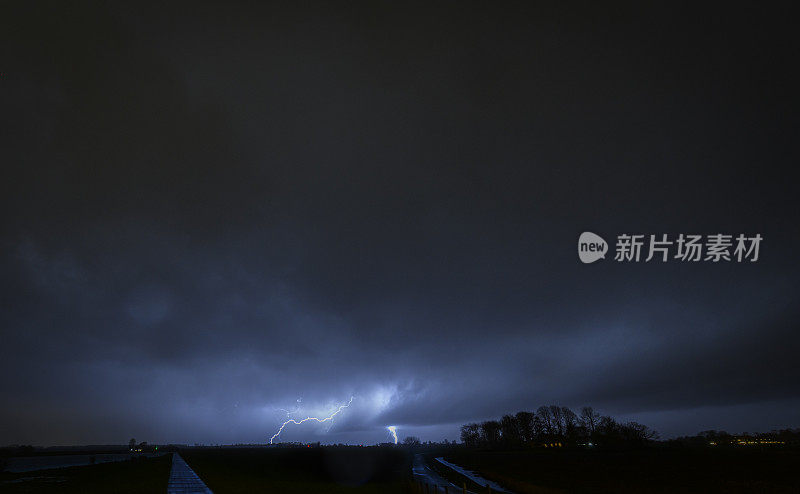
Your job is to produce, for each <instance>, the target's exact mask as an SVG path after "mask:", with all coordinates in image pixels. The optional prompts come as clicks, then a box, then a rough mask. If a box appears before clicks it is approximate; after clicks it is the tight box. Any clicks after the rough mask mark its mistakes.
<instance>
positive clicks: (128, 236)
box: [0, 4, 800, 443]
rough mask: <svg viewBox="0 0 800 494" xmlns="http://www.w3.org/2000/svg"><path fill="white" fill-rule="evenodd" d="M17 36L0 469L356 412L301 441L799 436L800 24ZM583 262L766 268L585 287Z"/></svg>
mask: <svg viewBox="0 0 800 494" xmlns="http://www.w3.org/2000/svg"><path fill="white" fill-rule="evenodd" d="M3 17H4V19H7V20H8V19H13V25H9V26H8V27H7V29H3V32H4V35H5V36H6V37H7V41H6V42H5V43H3V45H4V53H3V54H4V56H3V60H4V67H3V68H2V73H3V75H2V88H3V105H4V108H5V111H4V113H5V118H4V124H3V148H4V155H5V159H4V160H3V161H4V171H5V172H6V173H5V175H6V177H7V180H4V183H3V185H2V187H3V189H2V191H3V198H2V201H3V213H2V214H3V226H2V233H3V238H2V249H3V250H2V253H3V256H2V263H1V264H0V269H2V273H3V279H4V283H3V286H2V288H0V290H2V292H1V293H2V296H3V301H4V310H3V311H2V315H1V316H0V317H2V319H0V320H1V321H2V325H3V326H2V338H3V345H2V349H0V354H1V355H2V363H1V364H0V369H2V375H3V377H2V387H1V388H0V396H2V401H3V404H4V406H3V408H2V418H3V420H2V421H0V423H2V424H3V425H2V426H0V427H2V428H0V443H10V442H34V443H67V442H117V441H124V440H126V439H127V438H128V437H129V436H130V435H131V434H135V435H136V436H137V437H140V436H141V437H144V436H147V437H148V438H150V439H151V440H155V441H184V442H195V441H214V442H236V441H248V442H249V441H263V440H264V439H265V438H266V437H269V436H270V435H271V434H272V433H273V432H274V431H275V430H276V429H277V425H278V424H279V423H280V421H281V420H282V419H283V418H285V412H282V411H280V410H278V409H279V408H289V409H292V408H293V407H297V406H298V403H297V400H298V399H301V402H300V406H301V408H302V412H298V413H326V412H327V413H329V412H330V410H333V409H335V407H336V406H337V404H341V403H343V402H346V401H347V400H348V399H349V397H350V396H352V397H353V402H352V404H351V407H350V408H349V409H348V410H347V412H346V413H343V414H341V415H340V416H338V417H337V421H336V425H335V426H334V427H333V428H332V429H331V430H330V431H328V432H324V429H319V428H318V429H314V428H311V429H307V430H306V429H304V430H303V431H299V432H298V431H287V432H286V437H287V439H290V438H292V437H296V438H303V437H307V436H304V435H303V434H315V436H314V437H317V438H320V439H322V440H323V441H327V440H330V441H338V440H344V441H352V442H362V441H363V442H374V441H382V440H385V439H386V437H385V436H386V433H385V431H384V429H383V427H384V426H386V425H389V424H396V425H399V426H400V427H401V435H403V434H405V433H406V432H417V433H420V434H422V435H423V436H424V437H425V438H426V439H427V438H430V439H441V438H442V437H448V438H450V439H452V438H454V437H455V436H454V435H455V433H456V432H455V431H456V429H457V425H458V424H459V423H462V422H465V421H470V420H478V419H482V418H487V417H493V416H498V415H500V414H503V413H507V412H513V411H517V410H519V409H526V408H528V409H529V408H533V407H536V406H538V405H541V404H545V403H550V402H557V403H562V404H566V405H570V406H580V405H584V404H592V405H595V406H597V407H599V408H601V409H602V410H604V411H607V412H613V413H616V414H620V415H622V416H631V417H633V418H635V417H636V414H640V415H641V416H643V417H650V418H652V420H653V423H652V424H651V425H653V426H654V427H655V428H659V426H660V425H663V428H664V429H665V430H666V431H668V432H669V433H689V432H695V429H700V428H703V427H699V425H698V423H699V422H698V421H693V418H692V417H694V416H695V414H697V413H699V412H697V410H709V409H714V410H717V409H720V410H731V413H732V414H733V413H734V412H735V414H737V415H736V420H733V419H731V420H732V421H731V422H730V424H731V425H732V426H737V427H747V428H749V429H751V430H755V429H758V428H760V427H761V425H760V424H761V423H762V422H761V421H760V420H761V417H763V416H765V414H766V415H769V421H770V422H769V423H770V424H778V425H781V424H780V423H779V422H780V421H781V420H784V421H787V423H784V424H782V425H785V426H791V425H794V426H796V425H797V424H796V423H788V421H790V420H792V419H794V416H793V415H792V414H793V410H794V409H795V408H794V404H795V403H796V401H797V399H798V398H799V397H798V394H797V389H796V386H793V383H794V382H796V381H797V378H798V377H800V376H798V375H797V372H796V368H797V367H796V366H795V365H793V364H792V358H793V357H792V356H793V355H794V354H796V353H797V349H798V348H797V347H798V337H797V336H796V328H797V320H798V318H797V313H796V310H794V309H793V307H794V306H795V305H796V304H797V296H796V293H797V274H798V273H797V268H796V265H797V263H796V262H795V260H794V252H793V248H794V246H795V245H796V244H797V242H798V240H800V239H799V238H798V228H797V224H796V214H797V202H796V199H795V197H794V186H793V184H792V182H791V181H790V180H788V179H787V177H786V176H785V170H786V169H787V166H789V165H793V164H794V163H796V162H797V150H796V146H795V143H794V142H793V141H794V139H793V138H794V135H793V133H792V132H791V131H790V129H792V128H796V124H797V122H796V111H794V110H796V108H797V104H796V103H797V101H796V95H795V92H794V91H795V90H794V87H795V86H796V82H797V81H796V80H794V79H793V78H792V77H791V76H789V75H788V70H787V69H786V64H787V60H788V59H787V57H788V56H789V55H790V54H791V53H792V52H793V46H794V44H795V42H794V40H793V38H792V37H791V31H790V30H789V29H788V28H789V26H787V25H786V24H785V19H788V17H787V16H785V15H782V14H781V13H780V12H767V11H758V12H753V11H726V12H714V13H705V12H700V11H685V10H682V9H679V8H667V7H664V8H656V7H650V8H648V9H647V10H642V8H640V7H636V6H620V7H618V8H616V9H608V10H606V9H601V8H600V7H585V8H582V9H579V10H575V11H570V9H567V8H550V7H544V6H535V7H528V8H527V9H522V8H519V7H516V6H506V7H504V8H498V7H490V6H489V5H484V6H479V7H476V8H475V9H464V8H463V6H461V5H459V6H458V8H456V7H455V6H450V7H448V6H445V5H439V6H437V7H435V8H431V7H426V8H425V9H424V12H423V11H406V12H401V11H399V10H395V9H391V8H389V7H386V6H380V5H375V4H366V5H361V6H359V7H357V8H356V7H347V8H345V7H332V6H330V5H319V6H316V7H315V8H310V9H307V10H303V9H295V8H291V7H288V6H284V7H258V8H256V7H253V6H250V7H245V6H226V7H221V6H216V7H211V6H194V5H193V6H191V7H189V8H179V7H177V6H171V7H159V8H158V9H151V8H147V7H143V8H138V7H137V8H134V7H123V6H109V5H105V6H86V5H83V6H70V7H67V6H64V5H60V4H53V5H37V6H30V5H25V6H20V8H18V9H16V10H15V11H14V12H10V13H9V15H4V16H3ZM6 22H8V21H6ZM584 230H592V231H596V232H597V233H599V234H601V235H603V236H604V237H606V239H611V238H613V236H614V235H616V234H620V233H653V234H661V233H669V234H672V235H674V234H677V233H703V234H711V233H718V232H725V233H733V234H737V233H746V234H755V233H761V234H762V235H763V236H764V238H765V241H764V244H763V246H762V259H761V260H759V262H757V263H743V264H736V263H733V264H724V265H717V264H711V263H699V264H696V265H682V264H680V263H678V262H670V263H666V264H660V265H659V264H633V265H625V264H618V263H614V262H610V261H609V260H606V261H605V262H602V263H599V264H595V265H591V266H585V265H581V264H579V263H578V261H577V259H576V258H575V257H576V256H575V252H574V248H575V239H576V238H577V236H578V235H579V233H580V232H582V231H584ZM765 404H768V405H765ZM704 407H705V408H704ZM765 410H766V411H767V412H768V413H767V412H765ZM732 416H733V415H732ZM703 424H704V425H706V424H705V422H703ZM725 426H726V424H725V423H724V421H722V423H719V424H716V425H714V427H725ZM705 428H708V427H705ZM292 434H299V435H297V436H292ZM316 434H319V435H318V436H316Z"/></svg>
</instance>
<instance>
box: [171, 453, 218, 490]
mask: <svg viewBox="0 0 800 494" xmlns="http://www.w3.org/2000/svg"><path fill="white" fill-rule="evenodd" d="M187 493H198V494H213V493H212V492H211V489H209V488H208V487H206V484H205V483H203V481H202V480H200V477H198V476H197V474H196V473H194V470H192V469H191V468H190V467H189V465H187V464H186V462H185V461H184V460H183V458H181V455H179V454H178V453H172V470H171V471H170V473H169V484H168V485H167V494H187Z"/></svg>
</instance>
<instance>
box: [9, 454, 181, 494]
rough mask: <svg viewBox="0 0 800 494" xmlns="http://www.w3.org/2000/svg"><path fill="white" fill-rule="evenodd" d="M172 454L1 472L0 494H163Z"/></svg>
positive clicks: (165, 488)
mask: <svg viewBox="0 0 800 494" xmlns="http://www.w3.org/2000/svg"><path fill="white" fill-rule="evenodd" d="M171 465H172V463H171V455H164V456H161V457H158V458H139V459H136V460H130V461H121V462H115V463H103V464H99V465H90V466H79V467H69V468H54V469H51V470H38V471H35V472H23V473H0V492H4V493H5V492H9V493H23V492H24V493H39V492H67V493H69V492H75V493H79V492H80V493H82V492H98V493H99V492H102V493H150V492H153V493H155V492H159V493H163V492H166V490H167V480H168V479H169V470H170V467H171Z"/></svg>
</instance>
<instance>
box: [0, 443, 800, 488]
mask: <svg viewBox="0 0 800 494" xmlns="http://www.w3.org/2000/svg"><path fill="white" fill-rule="evenodd" d="M180 453H181V456H182V457H183V458H184V459H185V460H186V462H187V463H188V464H189V466H190V467H191V468H192V469H193V470H194V471H195V472H196V473H197V475H198V476H199V477H200V478H201V479H202V480H203V482H205V484H206V485H207V486H208V487H209V488H211V489H212V490H213V491H214V492H215V493H216V494H226V493H251V492H280V493H365V494H368V493H376V494H377V493H386V494H395V493H396V494H400V493H409V492H414V491H413V488H412V486H410V485H409V481H410V479H411V478H412V476H411V472H412V468H411V466H412V464H411V459H412V456H413V455H415V454H416V457H417V459H420V458H428V459H430V458H433V457H435V456H443V457H445V458H446V459H447V460H449V461H451V462H453V463H455V464H457V465H460V466H462V467H465V468H467V469H469V470H473V471H477V472H478V473H480V475H481V476H483V477H484V478H485V479H488V480H492V481H495V482H498V483H499V484H500V485H502V486H503V487H505V488H507V489H509V490H511V491H513V492H515V493H517V494H542V493H556V492H575V493H589V492H592V493H673V492H675V493H706V492H712V493H714V492H717V493H722V492H724V493H753V492H758V493H790V492H791V493H797V492H800V476H798V475H797V471H798V465H800V451H798V450H797V449H770V448H764V449H760V448H755V449H749V448H741V449H737V448H729V449H719V450H718V449H713V448H671V447H650V448H644V449H638V450H626V451H621V450H587V449H563V450H558V449H557V450H553V449H546V450H545V449H531V450H517V451H497V450H477V449H472V450H470V449H465V448H462V447H451V448H440V447H433V448H424V447H423V448H417V449H415V450H408V449H405V448H392V447H368V448H359V447H324V448H182V449H181V450H180ZM170 456H171V455H165V456H162V457H158V458H139V459H136V460H131V461H124V462H118V463H106V464H97V465H90V466H79V467H68V468H58V469H50V470H39V471H35V472H24V473H0V492H10V493H41V492H67V493H69V492H75V493H77V492H87V493H91V492H103V493H134V492H135V493H162V494H163V493H164V492H166V486H167V481H168V478H169V472H170V466H171V458H170ZM423 466H424V465H423ZM432 469H433V470H434V471H435V472H436V474H437V478H439V477H441V478H442V479H445V480H443V481H442V482H441V483H442V484H449V485H450V486H451V487H452V486H453V485H457V486H462V485H464V484H466V485H467V488H468V489H469V490H470V491H474V492H481V493H483V492H484V491H485V489H482V488H480V486H478V485H475V484H473V483H470V482H468V481H467V482H465V481H464V478H463V477H459V474H456V473H454V472H452V471H449V472H448V471H444V470H441V465H439V466H436V465H434V466H433V468H432ZM418 480H421V481H423V482H426V483H430V479H426V478H421V479H418ZM434 483H435V482H434ZM440 491H441V488H440ZM451 492H453V491H452V490H451Z"/></svg>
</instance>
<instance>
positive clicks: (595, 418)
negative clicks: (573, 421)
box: [580, 407, 600, 437]
mask: <svg viewBox="0 0 800 494" xmlns="http://www.w3.org/2000/svg"><path fill="white" fill-rule="evenodd" d="M580 421H581V426H583V428H584V429H586V434H587V435H588V436H589V437H592V436H593V435H594V433H595V430H596V429H597V424H598V423H599V422H600V414H598V413H597V412H595V411H594V408H592V407H583V408H581V416H580Z"/></svg>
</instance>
